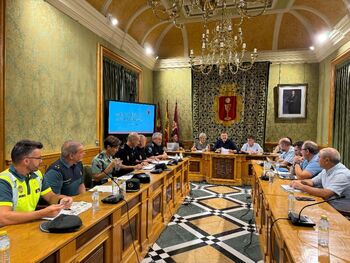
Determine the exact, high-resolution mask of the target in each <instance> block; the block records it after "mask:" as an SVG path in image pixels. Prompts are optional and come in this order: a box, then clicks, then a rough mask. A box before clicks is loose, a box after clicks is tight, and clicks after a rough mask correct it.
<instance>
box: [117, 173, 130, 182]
mask: <svg viewBox="0 0 350 263" xmlns="http://www.w3.org/2000/svg"><path fill="white" fill-rule="evenodd" d="M133 176H134V174H126V175H123V176H120V177H118V178H115V179H117V181H120V180H121V181H126V180H129V179H131V178H132V177H133Z"/></svg>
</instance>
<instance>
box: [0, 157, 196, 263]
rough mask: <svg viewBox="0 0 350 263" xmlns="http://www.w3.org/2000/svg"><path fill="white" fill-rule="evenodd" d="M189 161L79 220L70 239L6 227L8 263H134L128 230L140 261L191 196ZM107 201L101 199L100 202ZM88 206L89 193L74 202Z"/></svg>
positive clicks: (35, 226)
mask: <svg viewBox="0 0 350 263" xmlns="http://www.w3.org/2000/svg"><path fill="white" fill-rule="evenodd" d="M188 164H189V161H188V159H187V158H185V159H184V160H183V161H182V162H181V163H179V164H178V165H176V166H169V168H170V169H171V171H165V172H163V173H161V174H151V183H149V184H142V185H141V189H140V191H138V192H135V193H127V194H126V197H125V199H126V201H127V202H128V207H129V215H128V214H127V210H126V205H125V202H120V203H118V204H103V203H101V202H100V210H99V211H97V212H95V213H93V212H92V210H91V209H89V210H87V211H85V212H83V213H82V214H80V218H81V220H82V222H83V226H82V227H81V229H80V230H79V231H77V232H74V233H66V234H53V233H43V232H41V231H40V229H39V225H40V223H41V222H42V221H35V222H31V223H27V224H20V225H13V226H6V227H2V228H0V230H6V231H7V232H8V236H9V238H10V242H11V246H10V257H11V263H15V262H20V263H23V262H93V263H97V262H137V259H136V254H135V252H134V248H133V245H132V242H133V240H132V236H131V235H130V228H129V224H128V218H130V226H131V229H132V232H133V235H134V237H135V242H134V244H135V248H136V250H137V252H138V255H139V259H140V261H141V260H142V258H143V256H144V255H145V254H146V253H147V251H148V249H149V247H150V246H151V245H152V244H153V243H154V242H155V241H156V239H157V238H158V236H159V235H160V233H161V232H162V230H163V229H164V228H165V226H166V223H167V222H168V221H169V220H170V218H171V216H172V215H173V214H174V212H175V211H176V209H177V208H178V207H179V206H180V205H181V203H182V201H183V199H184V197H185V196H186V195H187V193H188V191H189V176H188ZM107 195H109V193H101V194H100V199H102V198H104V197H105V196H107ZM74 201H87V202H91V192H87V193H85V194H83V195H79V196H76V197H74Z"/></svg>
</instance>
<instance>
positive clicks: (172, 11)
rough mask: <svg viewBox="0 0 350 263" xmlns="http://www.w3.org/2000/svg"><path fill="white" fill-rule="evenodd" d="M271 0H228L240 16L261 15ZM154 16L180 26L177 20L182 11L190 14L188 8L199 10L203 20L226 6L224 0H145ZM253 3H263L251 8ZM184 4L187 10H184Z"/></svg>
mask: <svg viewBox="0 0 350 263" xmlns="http://www.w3.org/2000/svg"><path fill="white" fill-rule="evenodd" d="M269 1H271V0H230V2H232V3H231V6H232V7H233V8H235V9H236V10H237V13H238V14H239V15H240V16H241V17H255V16H259V15H262V14H263V13H264V12H265V10H266V8H267V5H268V3H269ZM147 2H148V6H150V7H151V8H152V12H153V14H154V15H155V16H157V17H158V18H159V19H161V20H163V21H169V22H172V23H173V24H174V25H175V26H176V27H178V28H182V27H183V22H182V23H181V22H179V18H181V15H182V13H183V14H186V15H187V16H190V15H191V11H190V10H194V9H197V10H200V12H201V13H202V17H203V21H207V20H208V18H210V17H212V16H213V15H215V13H216V11H217V10H219V9H220V7H221V6H224V5H225V6H226V0H147ZM254 3H264V7H263V8H258V9H257V10H258V11H253V10H256V8H252V7H251V6H252V4H254ZM185 5H186V7H187V11H186V10H185V8H184V7H185Z"/></svg>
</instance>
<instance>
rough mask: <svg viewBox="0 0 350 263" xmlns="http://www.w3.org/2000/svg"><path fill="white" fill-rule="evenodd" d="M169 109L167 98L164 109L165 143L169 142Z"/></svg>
mask: <svg viewBox="0 0 350 263" xmlns="http://www.w3.org/2000/svg"><path fill="white" fill-rule="evenodd" d="M169 134H170V127H169V110H168V100H167V101H166V109H165V127H164V143H165V145H166V144H167V143H168V142H169Z"/></svg>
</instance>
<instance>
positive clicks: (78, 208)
mask: <svg viewBox="0 0 350 263" xmlns="http://www.w3.org/2000/svg"><path fill="white" fill-rule="evenodd" d="M91 207H92V204H91V203H88V202H84V201H80V202H73V203H72V206H71V207H70V209H68V210H65V209H62V210H61V212H59V213H58V215H57V216H55V217H44V218H43V219H44V220H54V219H55V218H56V217H58V216H59V215H75V216H77V215H79V214H81V213H82V212H85V211H86V210H88V209H89V208H91Z"/></svg>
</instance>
